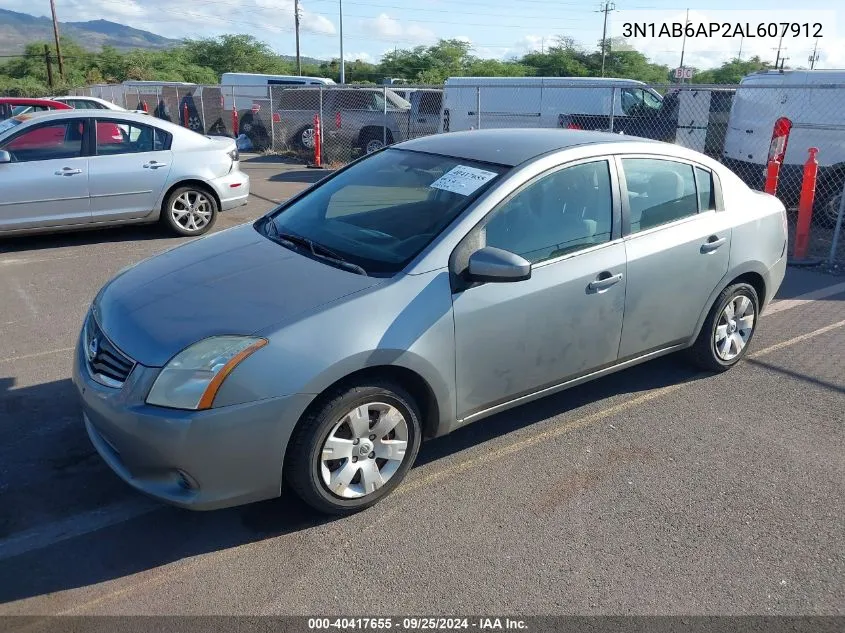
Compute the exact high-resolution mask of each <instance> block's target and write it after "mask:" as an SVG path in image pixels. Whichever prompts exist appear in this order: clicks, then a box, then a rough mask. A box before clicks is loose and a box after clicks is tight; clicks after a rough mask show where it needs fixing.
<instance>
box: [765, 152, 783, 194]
mask: <svg viewBox="0 0 845 633" xmlns="http://www.w3.org/2000/svg"><path fill="white" fill-rule="evenodd" d="M779 175H780V161H779V160H770V161H769V165H768V168H767V169H766V187H765V189H764V191H765V192H766V193H768V194H771V195H773V196H774V195H777V191H778V176H779Z"/></svg>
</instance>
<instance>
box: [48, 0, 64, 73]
mask: <svg viewBox="0 0 845 633" xmlns="http://www.w3.org/2000/svg"><path fill="white" fill-rule="evenodd" d="M50 11H52V12H53V35H54V36H55V37H56V57H58V59H59V76H60V77H61V78H62V81H64V80H65V65H64V62H63V61H62V45H61V44H60V43H59V21H58V19H56V0H50Z"/></svg>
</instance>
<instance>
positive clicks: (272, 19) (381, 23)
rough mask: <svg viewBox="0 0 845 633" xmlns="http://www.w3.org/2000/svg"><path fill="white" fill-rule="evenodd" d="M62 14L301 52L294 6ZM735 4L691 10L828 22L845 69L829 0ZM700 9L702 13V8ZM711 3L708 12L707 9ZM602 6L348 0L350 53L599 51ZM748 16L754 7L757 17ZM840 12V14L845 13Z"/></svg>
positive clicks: (162, 0)
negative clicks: (566, 40)
mask: <svg viewBox="0 0 845 633" xmlns="http://www.w3.org/2000/svg"><path fill="white" fill-rule="evenodd" d="M615 4H616V9H617V11H616V12H615V13H612V14H611V21H610V33H611V34H616V33H617V32H618V30H619V29H620V28H621V24H622V22H624V21H625V20H628V19H635V20H638V21H656V20H674V19H678V20H681V21H682V20H683V19H684V15H685V14H684V10H685V9H686V8H687V7H686V6H684V5H685V3H683V2H680V3H679V1H678V0H674V1H673V0H618V1H617V2H616V3H615ZM56 5H57V11H58V13H59V18H60V19H61V20H63V21H79V20H89V19H96V18H104V19H109V20H113V21H116V22H122V23H124V24H130V25H132V26H135V27H137V28H141V29H145V30H149V31H152V32H154V33H158V34H161V35H165V36H168V37H203V36H209V35H217V34H221V33H233V32H237V33H250V34H252V35H254V36H255V37H257V38H259V39H261V40H264V41H266V42H268V43H269V44H270V45H271V46H272V47H273V48H274V49H275V50H276V51H278V52H280V53H286V54H292V53H293V52H294V50H295V47H294V35H293V0H241V1H240V2H237V1H235V0H56ZM736 6H737V5H736V3H735V2H729V1H728V0H710V1H709V2H706V3H703V2H699V3H698V4H692V5H691V6H690V7H689V8H690V10H691V19H694V20H702V21H710V20H715V21H719V22H724V21H730V22H737V21H742V22H743V23H744V22H746V21H750V22H751V23H752V24H756V23H758V22H760V21H763V20H765V21H778V22H781V21H785V22H795V21H801V22H807V21H811V22H812V21H820V22H822V24H823V37H822V38H821V39H820V40H819V56H820V60H819V62H818V63H817V67H818V68H845V39H843V38H842V37H836V36H838V35H839V34H838V33H837V32H836V30H837V26H838V25H837V24H836V17H837V16H836V13H835V12H834V11H833V10H832V9H828V8H827V7H829V6H833V4H832V3H826V2H824V1H822V0H805V1H804V2H802V3H800V6H801V10H800V11H796V10H795V9H794V7H795V6H796V3H795V2H794V0H792V1H791V2H790V1H787V0H751V1H746V2H744V3H743V5H742V6H743V7H744V9H743V11H731V9H732V8H734V7H736ZM4 7H5V8H9V9H12V10H17V11H23V12H27V13H33V14H37V15H49V13H50V5H49V2H48V0H37V1H36V2H33V0H5V1H4ZM697 7H698V8H697ZM702 7H706V8H702ZM338 8H339V7H338V0H302V1H301V3H300V10H301V12H302V23H301V24H302V31H301V32H302V37H301V41H302V44H301V50H302V54H303V55H308V56H312V57H318V58H330V57H337V56H339V35H338V31H339V28H338V26H339V19H338V17H339V10H338ZM598 8H599V2H590V1H589V0H588V1H586V2H578V1H576V0H562V1H560V2H557V1H555V2H552V1H549V0H520V1H518V2H514V1H513V0H460V1H458V0H372V1H371V2H370V1H367V0H344V2H343V15H344V17H343V30H344V52H345V55H344V57H345V58H346V59H355V58H362V59H366V60H368V61H376V60H378V58H379V57H380V56H381V55H382V54H383V53H384V52H385V51H387V50H392V49H393V48H395V47H398V48H408V47H412V46H416V45H420V44H431V43H434V42H435V41H436V40H437V39H438V38H451V37H459V38H464V39H466V40H468V41H469V42H471V43H472V46H473V48H474V51H475V53H476V54H477V55H479V56H481V57H496V58H508V57H512V56H518V55H521V54H524V53H525V52H527V51H530V50H535V49H536V50H540V49H541V48H542V47H543V46H547V45H548V44H549V43H550V42H552V41H554V38H555V37H557V36H567V37H572V38H574V39H576V40H577V41H578V42H579V43H581V44H583V45H585V46H589V47H593V46H595V44H596V43H597V42H598V40H599V39H600V38H601V33H602V15H601V13H599V12H598ZM749 10H750V11H749ZM840 15H841V12H840ZM634 44H635V45H636V47H637V48H638V49H641V50H645V51H646V52H647V53H648V54H649V56H650V57H651V58H653V59H654V60H655V61H659V62H662V63H666V64H669V65H671V66H674V65H677V63H678V62H679V60H680V53H681V46H682V43H681V40H678V39H652V38H648V39H646V40H637V41H635V42H634ZM813 45H814V40H813V39H812V38H803V37H802V38H801V39H790V38H787V39H786V40H785V41H784V43H783V46H784V47H786V51H785V55H786V56H787V57H788V58H789V62H788V63H790V64H795V65H806V64H807V57H808V55H809V54H810V53H811V51H812V49H813ZM776 46H777V38H775V39H760V38H755V39H753V40H751V39H744V40H743V42H742V54H743V57H747V56H750V55H752V54H759V55H761V56H762V57H763V58H765V59H771V60H774V55H775V52H774V50H773V48H775V47H776ZM739 47H740V42H739V40H738V39H721V38H714V39H707V40H705V39H703V38H693V39H687V41H686V44H685V61H686V62H687V63H688V64H690V65H696V66H700V67H704V66H712V65H718V63H720V62H721V61H724V60H726V59H728V58H730V57H731V56H733V55H735V54H737V53H738V52H739Z"/></svg>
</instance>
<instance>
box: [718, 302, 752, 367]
mask: <svg viewBox="0 0 845 633" xmlns="http://www.w3.org/2000/svg"><path fill="white" fill-rule="evenodd" d="M755 317H756V314H755V312H754V302H753V301H752V300H751V299H749V298H748V297H746V296H745V295H742V294H739V295H736V296H734V297H733V298H732V299H731V300H730V301H728V303H727V305H726V306H725V307H724V309H723V310H722V314H720V315H719V321H718V322H717V323H716V330H715V332H714V334H713V347H714V349H715V350H716V354H717V355H718V357H719V358H721V359H722V360H723V361H730V360H733V359H734V358H736V357H737V356H739V355H740V354H741V353H742V350H743V349H745V346H746V345H747V344H748V339H749V338H751V334H752V333H753V332H754V323H755Z"/></svg>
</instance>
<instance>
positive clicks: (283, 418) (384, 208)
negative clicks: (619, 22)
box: [74, 129, 787, 514]
mask: <svg viewBox="0 0 845 633" xmlns="http://www.w3.org/2000/svg"><path fill="white" fill-rule="evenodd" d="M786 242H787V229H786V214H785V210H784V207H783V205H781V204H780V202H779V201H778V200H777V199H776V198H774V197H771V196H769V195H766V194H762V193H758V192H755V191H752V190H750V189H749V188H748V187H747V186H746V185H745V184H744V183H743V182H742V181H741V180H740V179H739V178H738V177H737V176H735V175H734V174H733V173H731V172H730V171H728V170H727V169H725V168H724V167H722V166H721V165H720V164H719V163H717V162H715V161H714V160H712V159H710V158H708V157H706V156H704V155H703V154H699V153H697V152H694V151H692V150H688V149H684V148H682V147H678V146H675V145H669V144H664V143H660V142H657V141H647V140H644V139H636V138H632V137H620V136H618V135H611V134H605V133H599V132H581V131H569V130H558V131H554V130H525V129H522V130H507V129H499V130H487V131H481V130H479V131H472V132H461V133H453V134H442V135H437V136H429V137H424V138H420V139H416V140H412V141H407V142H404V143H401V144H399V145H396V146H394V147H392V148H387V149H384V150H382V151H379V152H376V153H374V154H371V155H369V156H367V157H364V158H362V159H360V160H358V161H356V162H355V163H353V164H351V165H349V166H347V167H346V168H344V169H342V170H340V171H338V172H336V173H334V174H333V175H331V176H329V177H328V178H326V179H324V180H323V181H321V182H319V183H318V184H316V185H315V186H313V187H312V188H311V189H309V190H307V191H305V192H304V193H302V194H300V195H298V196H296V197H295V198H292V199H291V200H289V201H287V202H286V203H284V204H282V205H281V206H279V207H278V208H277V209H275V210H273V211H271V212H270V213H268V214H267V215H266V216H264V217H262V218H261V219H259V220H258V221H256V222H255V223H252V224H245V225H241V226H238V227H235V228H232V229H228V230H226V231H223V232H220V233H217V234H215V235H212V236H209V237H206V238H203V239H200V240H196V241H193V242H190V243H188V244H185V245H183V246H180V247H178V248H176V249H174V250H171V251H169V252H167V253H165V254H163V255H159V256H157V257H153V258H152V259H149V260H146V261H144V262H142V263H140V264H137V265H136V266H134V267H132V268H130V269H128V270H125V271H123V272H122V273H121V274H119V275H118V276H117V277H116V278H115V279H113V280H112V281H111V282H110V283H109V284H108V285H106V286H105V287H104V288H103V289H102V290H101V291H100V293H99V294H98V295H97V297H96V298H95V300H94V302H93V305H92V307H91V310H90V313H89V314H88V316H87V318H86V320H85V323H84V327H83V329H82V333H81V335H80V337H79V341H78V345H77V348H76V358H75V362H74V382H75V384H76V386H77V388H78V390H79V394H80V396H81V398H82V403H83V411H84V422H85V426H86V428H87V431H88V434H89V435H90V438H91V441H92V442H93V444H94V446H95V447H96V448H97V450H98V451H99V453H100V455H102V457H103V458H104V459H105V461H106V462H107V463H108V464H109V465H110V466H111V468H112V469H114V471H115V472H116V473H118V474H119V475H120V476H121V477H122V478H123V479H124V480H125V481H126V482H128V483H129V484H130V485H132V486H134V487H135V488H137V489H138V490H140V491H143V492H145V493H147V494H150V495H152V496H154V497H157V498H159V499H162V500H165V501H168V502H170V503H173V504H176V505H180V506H184V507H188V508H195V509H210V508H219V507H224V506H230V505H235V504H242V503H246V502H250V501H256V500H259V499H265V498H270V497H276V496H278V495H279V494H280V491H281V489H282V481H283V480H285V482H286V483H287V484H288V485H289V486H290V488H291V489H293V490H294V491H295V492H296V493H297V494H298V495H299V496H301V497H302V498H303V499H304V500H305V501H306V502H307V503H309V504H311V505H312V506H313V507H315V508H317V509H318V510H320V511H323V512H327V513H336V514H342V513H348V512H353V511H356V510H360V509H362V508H365V507H367V506H370V505H372V504H373V503H375V502H377V501H378V500H379V499H381V498H382V497H384V496H385V495H386V494H388V493H389V492H390V491H391V490H393V489H394V488H396V486H398V485H399V483H400V482H401V481H402V479H403V477H404V476H405V475H406V473H407V472H408V470H409V469H410V468H411V465H412V464H413V462H414V459H415V457H416V455H417V451H418V449H419V446H420V441H421V440H422V439H423V438H430V437H436V436H440V435H444V434H446V433H449V432H450V431H453V430H455V429H456V428H458V427H461V426H463V425H465V424H468V423H470V422H475V421H478V420H481V419H483V418H485V417H487V416H489V415H491V414H493V413H496V412H499V411H503V410H505V409H508V408H509V407H513V406H516V405H519V404H521V403H524V402H528V401H530V400H533V399H535V398H539V397H542V396H544V395H547V394H551V393H554V392H557V391H560V390H562V389H566V388H568V387H572V386H574V385H578V384H580V383H582V382H584V381H587V380H591V379H593V378H597V377H599V376H603V375H605V374H608V373H610V372H614V371H617V370H620V369H623V368H626V367H631V366H632V365H635V364H637V363H641V362H644V361H647V360H650V359H653V358H656V357H658V356H662V355H664V354H669V353H673V352H681V351H683V352H684V353H685V354H686V355H687V356H688V357H689V359H690V360H691V361H693V362H694V363H696V364H697V365H698V366H700V367H704V368H706V369H709V370H713V371H724V370H727V369H729V368H731V367H732V366H734V365H735V364H736V363H737V362H739V360H740V359H741V358H742V357H743V355H744V354H745V353H746V352H747V350H748V346H749V344H750V343H751V340H752V337H753V336H754V331H755V328H756V326H757V323H758V317H759V315H760V313H761V311H762V310H763V309H764V308H765V306H766V305H767V304H768V302H769V301H770V299H771V298H772V296H773V295H774V294H775V292H776V291H777V289H778V287H779V286H780V284H781V281H782V279H783V276H784V271H785V266H786V260H785V257H784V255H785V252H786ZM197 314H201V315H202V318H201V319H198V318H196V316H195V315H197Z"/></svg>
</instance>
